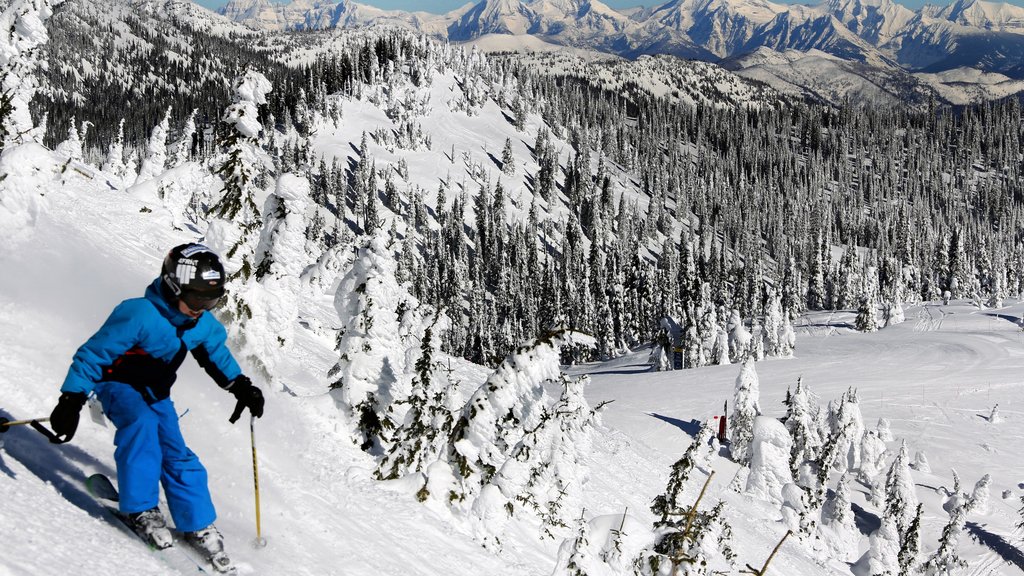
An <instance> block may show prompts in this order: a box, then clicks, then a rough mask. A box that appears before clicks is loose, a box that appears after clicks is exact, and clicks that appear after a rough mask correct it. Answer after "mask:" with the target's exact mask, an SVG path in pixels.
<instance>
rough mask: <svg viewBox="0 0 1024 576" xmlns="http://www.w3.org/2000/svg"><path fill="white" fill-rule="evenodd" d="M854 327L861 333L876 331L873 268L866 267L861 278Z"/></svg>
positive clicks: (874, 272)
mask: <svg viewBox="0 0 1024 576" xmlns="http://www.w3.org/2000/svg"><path fill="white" fill-rule="evenodd" d="M855 325H856V327H857V330H860V331H861V332H875V331H877V330H878V271H877V269H876V268H875V267H874V266H868V269H867V271H866V272H865V274H864V277H863V286H862V288H861V292H860V298H859V305H858V307H857V320H856V322H855Z"/></svg>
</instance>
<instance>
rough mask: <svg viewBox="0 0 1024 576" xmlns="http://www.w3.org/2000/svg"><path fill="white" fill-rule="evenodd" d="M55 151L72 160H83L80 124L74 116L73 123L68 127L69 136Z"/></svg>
mask: <svg viewBox="0 0 1024 576" xmlns="http://www.w3.org/2000/svg"><path fill="white" fill-rule="evenodd" d="M53 151H54V152H56V153H57V154H60V155H61V156H64V157H66V158H67V159H68V160H70V161H71V162H81V161H82V160H83V156H82V141H81V139H80V138H79V135H78V125H77V122H76V120H75V117H74V116H72V117H71V125H70V126H69V127H68V137H67V138H65V139H64V140H63V141H62V142H61V143H60V144H57V147H56V148H54V149H53Z"/></svg>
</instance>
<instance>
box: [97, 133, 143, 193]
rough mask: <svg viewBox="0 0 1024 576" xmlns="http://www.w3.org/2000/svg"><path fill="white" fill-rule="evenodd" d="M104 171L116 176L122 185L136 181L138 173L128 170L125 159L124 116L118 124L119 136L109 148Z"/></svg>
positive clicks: (116, 179)
mask: <svg viewBox="0 0 1024 576" xmlns="http://www.w3.org/2000/svg"><path fill="white" fill-rule="evenodd" d="M103 171H104V172H106V173H107V174H109V175H111V176H113V177H114V179H115V181H116V182H117V183H118V184H120V185H122V186H123V185H126V184H129V183H131V182H134V181H135V178H136V175H135V174H131V173H130V172H129V171H128V164H127V163H125V160H124V118H121V121H120V122H119V123H118V125H117V136H116V137H115V138H114V140H113V141H111V143H110V148H109V149H108V150H107V159H106V161H104V162H103Z"/></svg>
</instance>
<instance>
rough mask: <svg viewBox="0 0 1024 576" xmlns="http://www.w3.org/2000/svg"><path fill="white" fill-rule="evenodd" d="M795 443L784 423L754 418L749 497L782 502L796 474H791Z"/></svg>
mask: <svg viewBox="0 0 1024 576" xmlns="http://www.w3.org/2000/svg"><path fill="white" fill-rule="evenodd" d="M792 444H793V440H792V439H791V438H790V436H789V432H788V431H787V430H786V427H785V426H784V425H783V424H782V422H779V421H778V420H777V419H775V418H771V417H769V416H758V417H757V418H755V420H754V426H753V430H752V442H751V446H750V475H749V476H748V477H747V487H746V493H747V494H750V495H751V496H754V497H755V498H759V499H761V500H767V501H769V502H774V503H776V504H780V503H782V501H783V494H782V489H783V487H784V486H785V485H786V484H790V483H792V482H793V474H792V472H790V471H789V455H790V453H791V451H792Z"/></svg>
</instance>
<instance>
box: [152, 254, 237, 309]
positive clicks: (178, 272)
mask: <svg viewBox="0 0 1024 576" xmlns="http://www.w3.org/2000/svg"><path fill="white" fill-rule="evenodd" d="M160 278H161V279H162V280H163V282H164V286H165V287H166V288H167V290H169V291H170V294H171V295H173V296H174V297H175V298H179V299H181V300H184V301H185V304H186V305H188V307H189V308H192V309H193V310H209V309H210V308H213V307H214V306H216V305H217V302H218V301H220V299H221V298H222V297H223V296H224V281H225V280H226V279H225V277H224V265H223V264H221V262H220V258H219V257H218V256H217V254H216V253H214V252H213V250H210V249H209V248H207V247H206V246H203V245H202V244H194V243H189V244H182V245H180V246H175V247H174V248H172V249H171V251H170V252H168V253H167V257H166V258H164V266H163V270H162V271H161V273H160Z"/></svg>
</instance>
